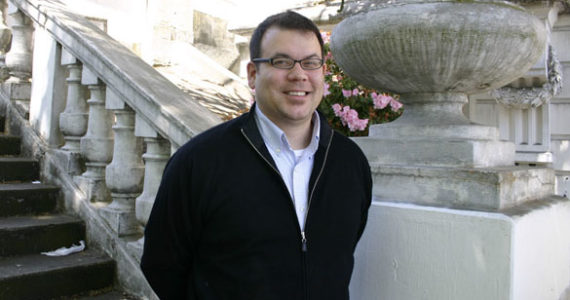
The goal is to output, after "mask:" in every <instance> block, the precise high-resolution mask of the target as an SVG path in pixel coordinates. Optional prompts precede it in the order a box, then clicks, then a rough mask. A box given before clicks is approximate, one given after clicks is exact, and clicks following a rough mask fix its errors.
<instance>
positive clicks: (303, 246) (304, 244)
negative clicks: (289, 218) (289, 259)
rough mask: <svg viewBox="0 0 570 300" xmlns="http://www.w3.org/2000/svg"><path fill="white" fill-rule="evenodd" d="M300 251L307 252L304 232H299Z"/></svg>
mask: <svg viewBox="0 0 570 300" xmlns="http://www.w3.org/2000/svg"><path fill="white" fill-rule="evenodd" d="M301 251H303V252H307V239H306V238H305V232H304V231H302V232H301Z"/></svg>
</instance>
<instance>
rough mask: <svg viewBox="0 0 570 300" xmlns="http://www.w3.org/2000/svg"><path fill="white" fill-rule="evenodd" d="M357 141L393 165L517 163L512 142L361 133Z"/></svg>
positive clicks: (369, 153)
mask: <svg viewBox="0 0 570 300" xmlns="http://www.w3.org/2000/svg"><path fill="white" fill-rule="evenodd" d="M354 141H355V142H356V143H357V144H358V145H359V146H360V148H362V150H363V151H364V153H366V154H367V157H368V160H369V161H370V162H375V163H383V164H390V165H414V166H439V167H443V166H448V167H493V166H511V165H514V158H515V146H514V144H513V143H510V142H503V141H491V140H467V139H415V140H409V139H405V138H384V137H382V138H380V137H362V138H354Z"/></svg>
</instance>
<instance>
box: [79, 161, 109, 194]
mask: <svg viewBox="0 0 570 300" xmlns="http://www.w3.org/2000/svg"><path fill="white" fill-rule="evenodd" d="M85 165H86V166H87V171H86V172H85V173H83V174H82V175H81V176H75V177H73V181H74V182H75V184H77V186H78V187H79V189H80V190H81V191H83V192H84V193H85V196H86V197H87V199H88V200H89V201H90V202H109V201H110V200H111V198H110V197H111V195H110V193H109V190H108V189H107V185H106V184H105V173H104V171H105V169H104V168H103V167H99V168H97V167H93V166H92V163H86V164H85ZM90 165H91V166H90ZM97 172H100V173H97Z"/></svg>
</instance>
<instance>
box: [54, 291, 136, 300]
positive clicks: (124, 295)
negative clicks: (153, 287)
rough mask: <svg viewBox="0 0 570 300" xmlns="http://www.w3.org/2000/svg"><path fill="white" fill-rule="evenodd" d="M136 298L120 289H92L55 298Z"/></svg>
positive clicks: (124, 299) (109, 299) (68, 299)
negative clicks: (92, 290)
mask: <svg viewBox="0 0 570 300" xmlns="http://www.w3.org/2000/svg"><path fill="white" fill-rule="evenodd" d="M87 299H89V300H138V298H137V297H134V296H132V295H129V294H127V293H125V292H121V291H110V292H104V291H103V292H101V291H94V292H88V293H81V294H79V295H74V296H70V297H61V298H57V300H87Z"/></svg>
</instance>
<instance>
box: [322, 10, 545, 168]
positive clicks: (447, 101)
mask: <svg viewBox="0 0 570 300" xmlns="http://www.w3.org/2000/svg"><path fill="white" fill-rule="evenodd" d="M545 39H546V29H545V27H544V25H543V23H542V22H541V21H540V20H539V19H538V18H536V17H534V16H532V15H531V14H529V13H527V12H526V11H525V10H524V9H523V8H522V7H520V6H517V5H515V4H512V3H509V2H502V1H469V2H464V1H445V0H441V1H414V0H408V1H398V2H395V3H388V4H378V2H374V1H370V2H369V8H368V9H362V12H359V13H357V14H354V15H352V16H350V17H347V18H345V19H344V20H343V21H342V22H341V23H339V24H338V25H337V26H336V27H335V29H334V30H333V33H332V37H331V48H332V51H333V55H334V57H335V60H336V61H337V63H338V64H339V65H340V66H341V67H342V68H343V69H344V70H345V72H346V73H348V74H349V75H350V76H351V77H353V78H354V79H355V80H356V81H358V82H360V83H362V84H364V85H367V86H370V87H372V88H375V89H378V90H381V91H382V90H383V91H391V92H394V93H397V94H400V96H401V99H400V100H401V102H402V103H404V105H405V106H404V114H403V115H402V116H401V117H400V118H399V119H397V120H396V121H394V122H392V123H388V124H381V125H373V126H372V127H371V128H370V137H371V138H373V139H375V140H376V141H375V142H374V143H375V144H376V146H375V147H378V143H379V142H378V140H382V139H384V140H387V139H388V140H391V141H390V142H389V143H386V144H385V145H383V146H384V148H385V149H384V148H383V150H389V151H396V152H400V153H399V154H391V155H388V157H387V158H386V159H387V160H388V159H389V161H391V162H395V163H398V162H399V161H401V162H406V163H410V162H411V163H417V164H430V165H432V164H435V165H466V166H493V165H510V164H512V163H513V162H514V146H512V145H506V144H508V143H506V142H501V141H499V133H498V130H497V129H496V128H494V127H488V126H482V125H477V124H473V123H471V122H470V121H469V120H468V119H467V118H466V117H465V116H464V114H463V112H462V107H463V106H464V104H466V103H467V101H468V98H467V95H468V94H472V93H481V92H484V91H489V90H491V89H495V88H498V87H501V86H503V85H505V84H507V83H509V82H511V81H512V80H514V79H516V78H517V77H519V76H521V75H523V74H524V73H525V72H527V71H528V69H530V67H531V66H532V65H533V64H534V63H535V62H536V61H537V60H538V58H539V57H540V55H542V53H543V51H544V48H545ZM394 141H396V142H394ZM417 141H421V142H420V143H419V144H414V143H417ZM449 142H453V144H446V143H449ZM362 143H363V144H364V145H365V146H366V144H367V143H368V142H366V141H363V142H362ZM426 143H428V144H429V143H432V144H434V146H433V147H429V146H428V147H426ZM442 143H443V144H446V148H445V149H446V150H447V151H448V152H449V154H452V153H457V151H459V152H461V151H466V153H465V155H463V156H462V157H457V159H452V160H449V159H448V158H446V157H445V154H446V152H445V151H444V152H441V150H442V149H440V148H441V147H439V146H437V145H442ZM397 144H399V145H397ZM381 146H382V145H381ZM416 146H417V147H420V146H422V148H423V149H424V151H422V153H421V155H417V154H418V153H414V152H413V151H412V153H410V154H405V153H406V152H409V150H411V149H414V148H415V147H416ZM447 146H449V147H451V148H449V147H447ZM386 147H388V148H386ZM445 149H444V150H445ZM404 150H405V151H404ZM456 150H457V151H456ZM382 152H383V156H384V157H386V156H385V155H384V154H386V151H382ZM473 153H478V154H473ZM476 156H477V157H476ZM378 159H380V160H382V158H381V157H380V156H379V157H378Z"/></svg>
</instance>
